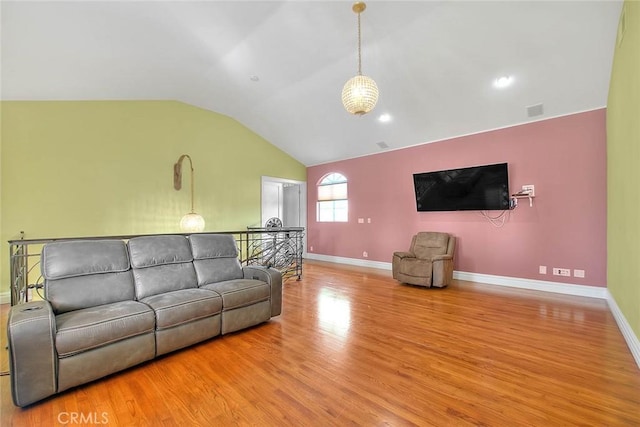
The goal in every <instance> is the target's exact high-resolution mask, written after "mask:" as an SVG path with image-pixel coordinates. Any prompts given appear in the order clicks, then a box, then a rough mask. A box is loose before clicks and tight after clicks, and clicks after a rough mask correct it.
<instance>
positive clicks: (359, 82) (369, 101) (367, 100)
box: [342, 75, 378, 115]
mask: <svg viewBox="0 0 640 427" xmlns="http://www.w3.org/2000/svg"><path fill="white" fill-rule="evenodd" d="M377 102H378V85H376V82H374V81H373V79H372V78H370V77H367V76H362V75H358V76H355V77H352V78H351V79H349V81H348V82H346V83H345V84H344V87H343V88H342V105H344V108H345V109H346V110H347V111H348V112H350V113H351V114H357V115H362V114H367V113H368V112H369V111H371V110H373V108H374V107H375V106H376V103H377Z"/></svg>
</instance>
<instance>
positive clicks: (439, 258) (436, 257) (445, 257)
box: [431, 254, 453, 262]
mask: <svg viewBox="0 0 640 427" xmlns="http://www.w3.org/2000/svg"><path fill="white" fill-rule="evenodd" d="M450 259H453V255H446V254H445V255H434V256H432V257H431V262H434V261H444V260H450Z"/></svg>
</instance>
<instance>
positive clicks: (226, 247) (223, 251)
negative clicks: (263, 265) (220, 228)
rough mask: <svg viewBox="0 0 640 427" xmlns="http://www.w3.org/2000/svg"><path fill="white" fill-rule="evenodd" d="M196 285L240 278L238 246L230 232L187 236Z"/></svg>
mask: <svg viewBox="0 0 640 427" xmlns="http://www.w3.org/2000/svg"><path fill="white" fill-rule="evenodd" d="M189 242H190V243H191V251H192V252H193V259H194V261H193V265H194V267H195V269H196V275H197V276H198V286H204V285H207V284H209V283H217V282H223V281H225V280H233V279H242V277H243V273H242V267H241V266H240V261H239V260H238V247H237V246H236V241H235V239H234V238H233V236H232V235H230V234H194V235H191V236H189Z"/></svg>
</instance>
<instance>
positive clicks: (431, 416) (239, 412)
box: [0, 262, 640, 426]
mask: <svg viewBox="0 0 640 427" xmlns="http://www.w3.org/2000/svg"><path fill="white" fill-rule="evenodd" d="M6 312H7V309H6V306H5V308H4V309H3V310H2V313H3V318H2V345H3V348H4V345H5V343H6V337H5V336H4V335H5V332H4V331H5V327H4V325H5V323H6ZM1 367H2V369H3V370H6V368H7V355H6V351H5V350H3V352H2V364H1ZM0 385H1V386H2V390H1V399H2V403H1V410H2V414H1V419H2V425H3V426H4V425H15V426H51V425H74V423H73V422H72V421H73V418H72V417H74V416H75V417H77V418H75V420H82V419H84V421H90V422H94V423H95V424H102V425H105V424H108V425H114V426H115V425H123V426H133V425H141V426H147V425H148V426H156V425H167V426H171V425H193V426H215V425H259V426H271V425H274V426H283V425H296V426H306V425H312V426H315V425H318V426H332V425H339V426H341V425H363V426H380V425H391V426H405V425H421V426H428V425H434V426H451V425H455V426H464V425H470V426H471V425H474V426H569V425H588V426H639V425H640V370H639V369H638V367H637V365H636V364H635V362H634V360H633V358H632V356H631V353H630V351H629V349H628V348H627V346H626V344H625V342H624V339H623V338H622V335H621V333H620V331H619V330H618V328H617V326H616V323H615V320H614V319H613V317H612V315H611V314H610V312H609V310H608V308H607V304H606V302H605V301H603V300H596V299H588V298H582V297H573V296H565V295H557V294H549V293H540V292H534V291H526V290H520V289H511V288H504V287H498V286H489V285H482V284H474V283H470V282H455V283H454V284H453V285H452V286H450V287H449V288H446V289H424V288H417V287H410V286H405V285H400V284H398V283H397V282H395V281H394V280H392V279H391V278H390V274H389V273H388V272H386V271H381V270H374V269H364V268H357V267H348V266H340V265H336V264H326V263H319V262H305V265H304V277H303V280H302V281H300V282H297V281H295V280H293V279H292V280H289V281H287V282H286V283H285V285H284V308H283V313H282V315H281V316H279V317H277V318H274V319H272V320H271V321H270V322H268V323H265V324H262V325H260V326H257V327H254V328H251V329H249V330H245V331H242V332H239V333H235V334H231V335H227V336H223V337H218V338H214V339H212V340H210V341H207V342H204V343H202V344H199V345H196V346H193V347H190V348H188V349H185V350H182V351H178V352H175V353H172V354H169V355H167V356H165V357H161V358H159V359H157V360H154V361H151V362H149V363H146V364H144V365H140V366H137V367H134V368H132V369H129V370H127V371H125V372H121V373H118V374H115V375H112V376H110V377H108V378H106V379H102V380H98V381H96V382H94V383H91V384H87V385H84V386H81V387H78V388H76V389H73V390H70V391H67V392H65V393H63V394H60V395H58V396H54V397H52V398H49V399H47V400H45V401H43V402H40V403H37V404H34V405H32V406H31V407H28V408H25V409H20V408H16V407H14V406H13V404H12V403H11V397H10V390H9V377H7V376H4V377H1V378H0ZM74 414H75V415H74ZM76 425H77V424H76Z"/></svg>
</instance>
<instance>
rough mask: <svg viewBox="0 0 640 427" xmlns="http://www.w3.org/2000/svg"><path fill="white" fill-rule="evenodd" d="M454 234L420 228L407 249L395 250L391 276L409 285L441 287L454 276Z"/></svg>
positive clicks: (447, 283)
mask: <svg viewBox="0 0 640 427" xmlns="http://www.w3.org/2000/svg"><path fill="white" fill-rule="evenodd" d="M455 247H456V238H455V237H454V236H452V235H450V234H448V233H439V232H432V231H422V232H419V233H418V234H416V235H415V236H413V239H411V246H410V247H409V251H408V252H394V253H393V262H392V273H393V278H394V279H396V280H398V281H400V282H403V283H408V284H410V285H419V286H426V287H428V288H430V287H431V286H435V287H437V288H443V287H445V286H447V285H449V284H450V283H451V280H452V279H453V255H454V251H455Z"/></svg>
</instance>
